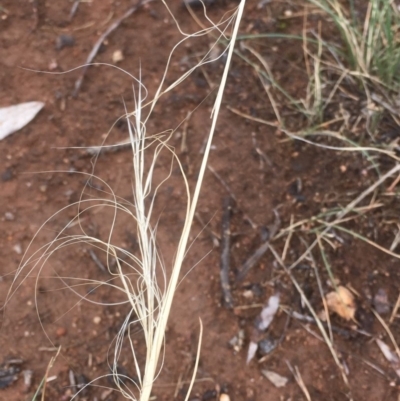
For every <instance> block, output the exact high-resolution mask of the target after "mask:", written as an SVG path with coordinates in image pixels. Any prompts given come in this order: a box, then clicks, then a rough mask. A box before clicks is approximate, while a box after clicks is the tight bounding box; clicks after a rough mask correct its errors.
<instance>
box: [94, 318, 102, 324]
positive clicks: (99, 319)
mask: <svg viewBox="0 0 400 401" xmlns="http://www.w3.org/2000/svg"><path fill="white" fill-rule="evenodd" d="M100 322H101V317H100V316H95V317H94V318H93V323H94V324H100Z"/></svg>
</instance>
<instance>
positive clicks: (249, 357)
mask: <svg viewBox="0 0 400 401" xmlns="http://www.w3.org/2000/svg"><path fill="white" fill-rule="evenodd" d="M257 348H258V344H257V343H256V342H254V341H250V344H249V350H248V351H247V359H246V363H249V362H250V361H251V360H252V359H253V358H254V355H255V354H256V352H257Z"/></svg>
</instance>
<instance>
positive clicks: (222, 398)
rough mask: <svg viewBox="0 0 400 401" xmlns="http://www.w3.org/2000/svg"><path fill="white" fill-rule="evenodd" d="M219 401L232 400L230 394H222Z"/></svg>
mask: <svg viewBox="0 0 400 401" xmlns="http://www.w3.org/2000/svg"><path fill="white" fill-rule="evenodd" d="M219 401H231V399H230V397H229V395H228V394H225V393H222V394H221V395H220V396H219Z"/></svg>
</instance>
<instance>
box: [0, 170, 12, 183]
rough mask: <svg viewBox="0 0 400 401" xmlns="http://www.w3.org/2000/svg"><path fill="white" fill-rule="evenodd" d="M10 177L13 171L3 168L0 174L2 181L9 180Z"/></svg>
mask: <svg viewBox="0 0 400 401" xmlns="http://www.w3.org/2000/svg"><path fill="white" fill-rule="evenodd" d="M12 177H13V172H12V170H11V169H10V168H8V169H6V170H4V171H3V173H2V174H1V179H2V181H4V182H6V181H10V180H11V178H12Z"/></svg>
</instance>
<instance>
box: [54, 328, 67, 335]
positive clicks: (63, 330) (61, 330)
mask: <svg viewBox="0 0 400 401" xmlns="http://www.w3.org/2000/svg"><path fill="white" fill-rule="evenodd" d="M66 334H67V329H66V328H65V327H59V328H58V329H57V330H56V336H57V337H64V336H65V335H66Z"/></svg>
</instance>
